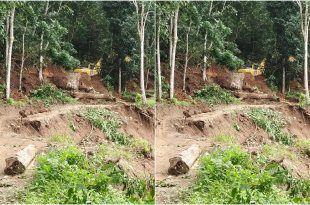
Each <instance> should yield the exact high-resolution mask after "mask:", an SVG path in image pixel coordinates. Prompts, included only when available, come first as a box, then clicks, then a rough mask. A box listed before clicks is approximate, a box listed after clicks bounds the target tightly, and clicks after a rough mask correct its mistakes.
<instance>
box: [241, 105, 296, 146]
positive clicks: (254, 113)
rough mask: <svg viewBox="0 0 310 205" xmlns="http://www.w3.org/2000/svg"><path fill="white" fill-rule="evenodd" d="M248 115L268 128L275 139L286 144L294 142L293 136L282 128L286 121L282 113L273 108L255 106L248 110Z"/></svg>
mask: <svg viewBox="0 0 310 205" xmlns="http://www.w3.org/2000/svg"><path fill="white" fill-rule="evenodd" d="M246 115H247V116H249V117H250V118H251V119H252V120H253V122H254V123H255V124H256V125H257V126H259V127H260V128H263V129H264V130H266V131H267V133H268V134H269V135H270V136H271V138H272V139H273V140H276V141H278V142H280V143H282V144H285V145H291V144H293V136H292V135H291V134H289V133H285V132H284V131H283V130H282V129H283V128H284V125H285V122H284V120H283V119H282V117H281V115H280V113H278V112H275V111H273V110H271V109H265V108H253V109H251V110H250V111H249V112H247V113H246Z"/></svg>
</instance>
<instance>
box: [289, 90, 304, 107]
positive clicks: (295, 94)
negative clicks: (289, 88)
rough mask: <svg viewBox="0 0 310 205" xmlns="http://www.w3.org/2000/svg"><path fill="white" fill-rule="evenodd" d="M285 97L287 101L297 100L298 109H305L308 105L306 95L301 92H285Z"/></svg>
mask: <svg viewBox="0 0 310 205" xmlns="http://www.w3.org/2000/svg"><path fill="white" fill-rule="evenodd" d="M285 95H286V97H287V98H288V99H292V100H297V101H298V104H299V106H300V107H306V106H307V104H308V103H307V97H306V95H305V94H303V93H301V92H287V93H286V94H285Z"/></svg>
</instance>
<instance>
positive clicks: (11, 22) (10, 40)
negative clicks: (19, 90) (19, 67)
mask: <svg viewBox="0 0 310 205" xmlns="http://www.w3.org/2000/svg"><path fill="white" fill-rule="evenodd" d="M14 15H15V4H14V6H13V9H12V11H11V12H10V15H9V18H10V20H9V25H7V26H9V37H8V43H7V45H8V56H7V73H6V99H9V98H10V93H11V67H12V49H13V41H14Z"/></svg>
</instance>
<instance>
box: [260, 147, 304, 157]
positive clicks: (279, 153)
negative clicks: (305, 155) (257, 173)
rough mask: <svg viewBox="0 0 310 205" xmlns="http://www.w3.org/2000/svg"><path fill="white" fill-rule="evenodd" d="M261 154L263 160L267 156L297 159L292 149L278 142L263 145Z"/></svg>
mask: <svg viewBox="0 0 310 205" xmlns="http://www.w3.org/2000/svg"><path fill="white" fill-rule="evenodd" d="M261 155H262V156H261V158H264V159H265V160H267V158H271V159H281V158H287V159H290V160H293V161H294V160H297V159H298V155H297V154H296V153H295V152H294V151H293V150H292V148H291V147H290V146H288V145H283V144H278V143H275V144H265V145H263V149H262V153H261Z"/></svg>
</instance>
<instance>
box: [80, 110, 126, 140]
mask: <svg viewBox="0 0 310 205" xmlns="http://www.w3.org/2000/svg"><path fill="white" fill-rule="evenodd" d="M82 114H83V116H84V117H85V118H86V119H87V120H89V122H90V123H91V124H92V125H94V126H95V127H97V128H99V129H100V130H101V131H102V132H103V133H104V134H105V135H106V136H107V138H108V139H109V140H111V141H113V142H115V143H117V144H121V145H127V144H129V136H127V135H126V134H125V133H122V132H120V131H119V128H120V127H121V121H120V119H119V118H118V117H117V114H116V113H114V112H112V111H109V110H106V109H96V108H87V109H86V110H85V111H83V112H82Z"/></svg>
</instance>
